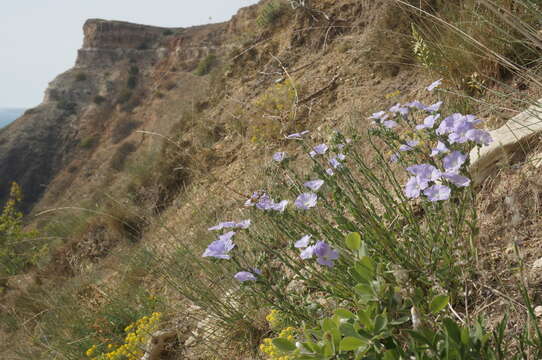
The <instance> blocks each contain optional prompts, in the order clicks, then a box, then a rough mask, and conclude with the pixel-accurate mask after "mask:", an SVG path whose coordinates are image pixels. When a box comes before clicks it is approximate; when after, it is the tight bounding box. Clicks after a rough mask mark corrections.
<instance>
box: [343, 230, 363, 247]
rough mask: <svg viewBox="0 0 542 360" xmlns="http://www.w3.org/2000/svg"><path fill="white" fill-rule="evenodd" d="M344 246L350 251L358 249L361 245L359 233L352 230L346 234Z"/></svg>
mask: <svg viewBox="0 0 542 360" xmlns="http://www.w3.org/2000/svg"><path fill="white" fill-rule="evenodd" d="M345 241H346V247H347V248H349V249H350V250H352V251H358V250H359V249H360V247H361V235H360V234H359V233H357V232H352V233H350V234H348V235H347V236H346V240H345Z"/></svg>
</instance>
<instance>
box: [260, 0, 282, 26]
mask: <svg viewBox="0 0 542 360" xmlns="http://www.w3.org/2000/svg"><path fill="white" fill-rule="evenodd" d="M285 11H286V6H285V5H284V3H283V2H280V1H271V2H269V3H267V4H265V5H264V6H263V7H262V9H261V10H260V13H259V14H258V17H257V18H256V24H258V26H260V27H267V26H271V25H273V24H274V23H275V22H276V21H277V20H278V19H279V18H280V17H281V16H282V15H283V14H284V13H285Z"/></svg>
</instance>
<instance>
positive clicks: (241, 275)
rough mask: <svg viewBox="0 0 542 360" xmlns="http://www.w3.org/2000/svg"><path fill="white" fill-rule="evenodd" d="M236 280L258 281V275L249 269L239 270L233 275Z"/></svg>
mask: <svg viewBox="0 0 542 360" xmlns="http://www.w3.org/2000/svg"><path fill="white" fill-rule="evenodd" d="M233 277H234V278H235V279H236V280H238V281H239V282H245V281H256V280H257V279H256V276H254V274H253V273H251V272H248V271H239V272H238V273H237V274H235V275H234V276H233Z"/></svg>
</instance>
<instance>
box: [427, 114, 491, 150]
mask: <svg viewBox="0 0 542 360" xmlns="http://www.w3.org/2000/svg"><path fill="white" fill-rule="evenodd" d="M480 122H481V120H480V119H477V118H476V116H474V115H462V114H459V113H455V114H452V115H450V116H448V117H447V118H445V119H444V120H442V122H441V123H440V125H439V127H438V128H437V130H436V133H437V135H448V142H449V143H450V144H454V143H459V144H463V143H466V142H467V141H472V142H475V143H476V144H478V145H489V143H491V141H492V139H491V135H490V134H489V133H488V132H487V131H484V130H481V129H477V128H475V127H474V125H476V124H478V123H480Z"/></svg>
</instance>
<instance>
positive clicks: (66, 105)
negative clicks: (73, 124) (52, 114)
mask: <svg viewBox="0 0 542 360" xmlns="http://www.w3.org/2000/svg"><path fill="white" fill-rule="evenodd" d="M56 107H57V109H59V110H62V111H64V113H65V114H66V115H72V114H75V113H76V112H77V103H75V102H73V101H70V100H68V99H66V98H62V99H60V100H58V102H57V103H56Z"/></svg>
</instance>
